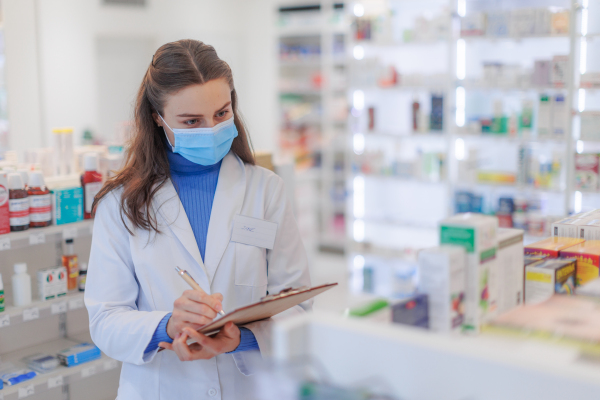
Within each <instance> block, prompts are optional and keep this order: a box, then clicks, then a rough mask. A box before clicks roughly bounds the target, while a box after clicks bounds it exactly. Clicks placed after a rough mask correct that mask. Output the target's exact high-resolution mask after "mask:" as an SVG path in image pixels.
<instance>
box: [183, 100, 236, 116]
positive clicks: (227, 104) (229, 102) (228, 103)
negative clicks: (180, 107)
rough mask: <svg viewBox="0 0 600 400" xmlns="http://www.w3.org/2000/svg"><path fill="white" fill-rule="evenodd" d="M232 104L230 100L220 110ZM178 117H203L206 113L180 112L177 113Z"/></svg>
mask: <svg viewBox="0 0 600 400" xmlns="http://www.w3.org/2000/svg"><path fill="white" fill-rule="evenodd" d="M230 104H231V101H228V102H227V103H225V104H224V105H223V107H221V108H219V111H221V110H222V109H224V108H225V107H227V106H229V105H230ZM177 116H178V117H184V118H189V117H194V118H198V117H203V116H204V115H202V114H187V113H185V114H179V115H177Z"/></svg>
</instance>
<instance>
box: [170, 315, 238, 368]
mask: <svg viewBox="0 0 600 400" xmlns="http://www.w3.org/2000/svg"><path fill="white" fill-rule="evenodd" d="M188 338H190V339H194V340H196V343H192V344H190V345H188V344H187V340H188ZM239 344H240V329H239V328H238V327H237V326H236V325H235V324H234V323H233V322H228V323H227V324H225V326H224V327H223V329H221V330H220V331H219V333H217V334H216V335H214V336H206V335H203V334H201V333H200V332H197V331H195V330H194V329H192V328H190V327H186V328H183V332H182V333H180V334H178V335H177V336H176V337H175V339H174V340H173V343H166V342H160V344H159V346H160V347H162V348H165V349H167V350H173V351H174V352H175V353H176V354H177V356H178V357H179V360H181V361H193V360H209V359H211V358H213V357H215V356H218V355H219V354H223V353H227V352H230V351H233V350H235V349H237V347H238V346H239Z"/></svg>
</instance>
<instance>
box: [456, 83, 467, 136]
mask: <svg viewBox="0 0 600 400" xmlns="http://www.w3.org/2000/svg"><path fill="white" fill-rule="evenodd" d="M465 104H466V100H465V88H464V87H462V86H459V87H457V88H456V125H457V126H465Z"/></svg>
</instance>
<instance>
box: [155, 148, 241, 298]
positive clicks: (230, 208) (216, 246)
mask: <svg viewBox="0 0 600 400" xmlns="http://www.w3.org/2000/svg"><path fill="white" fill-rule="evenodd" d="M245 191H246V173H245V168H244V163H243V161H242V160H240V159H239V158H238V157H237V156H236V155H235V154H234V153H233V152H229V153H228V154H227V155H226V156H225V158H223V163H222V164H221V170H220V171H219V179H218V182H217V189H216V192H215V198H214V200H213V206H212V211H211V215H210V222H209V224H208V234H207V239H206V252H205V255H204V258H205V260H204V262H203V260H202V257H201V255H200V250H199V249H198V244H197V243H196V238H195V236H194V232H193V231H192V226H191V225H190V222H189V220H188V217H187V215H186V213H185V210H184V208H183V204H181V201H180V199H179V196H178V195H177V191H176V190H175V187H174V186H173V183H172V182H171V180H170V179H168V180H167V181H166V182H165V184H164V185H163V187H162V188H160V190H159V191H158V192H157V194H156V197H155V199H156V202H155V204H156V209H157V210H158V213H159V214H161V215H162V217H163V218H164V220H165V222H166V225H167V226H168V229H170V230H171V231H172V232H173V234H174V235H175V236H176V237H177V239H178V240H179V241H180V242H181V244H182V245H183V247H185V249H186V250H187V251H188V252H189V253H190V255H191V256H192V258H193V259H194V260H195V261H196V263H198V265H199V266H200V268H201V269H202V270H203V271H204V273H205V274H206V277H207V281H208V284H209V286H210V284H211V283H212V280H213V278H214V276H215V272H216V270H217V267H218V265H219V263H220V261H221V258H222V257H223V253H224V252H225V249H226V248H227V245H228V244H229V239H230V238H231V232H232V229H233V216H234V215H236V214H239V213H240V211H241V209H242V204H243V203H244V193H245ZM173 267H175V266H173ZM180 267H184V266H180ZM184 269H185V268H184ZM197 280H198V283H199V284H200V286H204V285H202V282H200V279H198V278H197ZM202 281H204V279H202ZM204 289H205V290H206V289H208V288H204ZM206 291H207V292H208V293H210V291H209V290H206Z"/></svg>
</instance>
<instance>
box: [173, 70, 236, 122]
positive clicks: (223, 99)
mask: <svg viewBox="0 0 600 400" xmlns="http://www.w3.org/2000/svg"><path fill="white" fill-rule="evenodd" d="M229 101H231V89H230V88H229V84H228V83H227V81H226V80H225V79H224V78H222V79H213V80H211V81H208V82H206V83H203V84H198V85H190V86H187V87H185V88H183V89H181V90H180V91H178V92H175V93H172V94H170V95H167V98H166V102H165V114H170V113H174V114H183V113H187V114H202V115H205V114H212V113H213V112H215V111H218V110H220V109H221V108H222V107H223V105H225V104H226V103H227V102H229Z"/></svg>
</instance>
